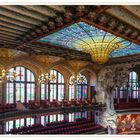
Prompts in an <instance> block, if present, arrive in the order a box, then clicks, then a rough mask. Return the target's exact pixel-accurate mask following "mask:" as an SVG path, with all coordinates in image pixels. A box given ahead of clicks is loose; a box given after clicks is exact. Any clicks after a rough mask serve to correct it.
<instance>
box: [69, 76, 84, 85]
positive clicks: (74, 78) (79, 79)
mask: <svg viewBox="0 0 140 140" xmlns="http://www.w3.org/2000/svg"><path fill="white" fill-rule="evenodd" d="M85 82H86V78H85V76H84V75H82V74H80V73H79V74H78V75H77V76H74V75H72V76H71V77H70V84H71V85H74V84H83V83H85Z"/></svg>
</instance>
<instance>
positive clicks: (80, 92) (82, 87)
mask: <svg viewBox="0 0 140 140" xmlns="http://www.w3.org/2000/svg"><path fill="white" fill-rule="evenodd" d="M83 76H84V75H83ZM84 77H85V76H84ZM85 79H86V77H85ZM87 97H88V82H87V79H86V80H85V81H84V83H80V84H79V83H78V84H77V86H76V99H78V100H80V99H84V98H87Z"/></svg>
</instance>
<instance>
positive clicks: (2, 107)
mask: <svg viewBox="0 0 140 140" xmlns="http://www.w3.org/2000/svg"><path fill="white" fill-rule="evenodd" d="M15 110H16V108H15V105H14V104H0V113H3V112H9V111H15Z"/></svg>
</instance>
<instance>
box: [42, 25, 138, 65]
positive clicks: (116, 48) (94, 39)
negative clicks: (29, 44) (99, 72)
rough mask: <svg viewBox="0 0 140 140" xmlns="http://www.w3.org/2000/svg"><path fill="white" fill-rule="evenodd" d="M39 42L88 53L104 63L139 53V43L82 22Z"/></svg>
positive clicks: (95, 59) (93, 58) (94, 59)
mask: <svg viewBox="0 0 140 140" xmlns="http://www.w3.org/2000/svg"><path fill="white" fill-rule="evenodd" d="M39 42H46V43H49V44H53V45H56V46H61V47H64V48H70V49H75V50H79V51H84V52H87V53H90V54H91V57H92V60H93V61H94V62H97V63H105V62H107V61H108V59H109V58H112V57H120V56H125V55H131V54H136V53H140V46H139V45H136V44H134V43H132V42H130V41H127V40H125V39H123V38H120V37H117V36H115V35H113V34H111V33H108V32H106V31H103V30H101V29H98V28H96V27H93V26H90V25H88V24H86V23H84V22H79V23H75V24H73V25H71V26H69V27H66V28H64V29H61V30H59V31H57V32H55V33H53V34H50V35H48V36H45V37H43V38H41V39H39Z"/></svg>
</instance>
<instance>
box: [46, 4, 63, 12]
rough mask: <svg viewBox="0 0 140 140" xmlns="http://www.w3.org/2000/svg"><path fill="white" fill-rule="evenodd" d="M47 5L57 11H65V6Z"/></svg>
mask: <svg viewBox="0 0 140 140" xmlns="http://www.w3.org/2000/svg"><path fill="white" fill-rule="evenodd" d="M47 7H49V8H51V9H53V10H55V11H57V12H63V13H64V12H65V8H64V6H61V5H47Z"/></svg>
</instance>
